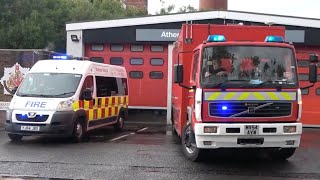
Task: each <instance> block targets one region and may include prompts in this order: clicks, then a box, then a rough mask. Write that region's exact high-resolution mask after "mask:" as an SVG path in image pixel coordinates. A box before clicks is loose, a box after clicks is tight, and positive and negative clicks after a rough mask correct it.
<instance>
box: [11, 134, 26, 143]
mask: <svg viewBox="0 0 320 180" xmlns="http://www.w3.org/2000/svg"><path fill="white" fill-rule="evenodd" d="M8 137H9V139H10V140H11V141H13V142H17V141H21V139H22V138H23V136H22V135H19V134H8Z"/></svg>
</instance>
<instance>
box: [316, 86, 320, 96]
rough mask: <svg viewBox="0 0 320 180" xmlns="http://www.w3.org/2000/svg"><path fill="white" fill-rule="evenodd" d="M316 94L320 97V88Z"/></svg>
mask: <svg viewBox="0 0 320 180" xmlns="http://www.w3.org/2000/svg"><path fill="white" fill-rule="evenodd" d="M316 94H317V95H318V96H320V88H317V89H316Z"/></svg>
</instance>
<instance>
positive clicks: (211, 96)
mask: <svg viewBox="0 0 320 180" xmlns="http://www.w3.org/2000/svg"><path fill="white" fill-rule="evenodd" d="M220 94H221V92H214V93H212V94H211V95H210V96H209V98H208V100H216V99H217V98H218V97H219V96H220Z"/></svg>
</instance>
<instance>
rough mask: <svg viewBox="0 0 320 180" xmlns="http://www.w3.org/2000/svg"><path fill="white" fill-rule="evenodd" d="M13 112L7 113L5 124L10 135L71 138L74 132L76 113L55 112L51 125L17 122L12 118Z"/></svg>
mask: <svg viewBox="0 0 320 180" xmlns="http://www.w3.org/2000/svg"><path fill="white" fill-rule="evenodd" d="M11 115H12V111H11V112H10V111H7V120H6V122H5V131H6V132H7V133H8V134H19V135H23V136H32V135H37V136H61V137H66V136H71V135H72V131H73V120H74V116H75V112H74V111H61V112H55V113H53V115H52V118H51V121H50V124H43V123H34V122H18V123H17V122H15V123H13V122H12V120H11V118H10V117H12V116H11ZM22 126H29V127H39V130H38V131H26V130H21V127H22Z"/></svg>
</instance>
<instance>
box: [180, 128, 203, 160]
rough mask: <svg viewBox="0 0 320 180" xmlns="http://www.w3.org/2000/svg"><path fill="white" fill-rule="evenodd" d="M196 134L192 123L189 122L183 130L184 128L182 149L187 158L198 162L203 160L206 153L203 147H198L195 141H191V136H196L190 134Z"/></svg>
mask: <svg viewBox="0 0 320 180" xmlns="http://www.w3.org/2000/svg"><path fill="white" fill-rule="evenodd" d="M192 135H193V136H194V134H193V132H192V127H191V125H188V123H186V124H185V125H184V126H183V130H182V135H181V136H182V137H181V139H182V143H181V144H182V150H183V154H184V155H185V156H186V158H187V159H189V160H191V161H194V162H197V161H201V160H202V159H203V154H204V150H203V149H199V148H197V145H196V144H195V142H194V143H191V142H190V140H191V139H190V138H192V139H194V137H190V136H192Z"/></svg>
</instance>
